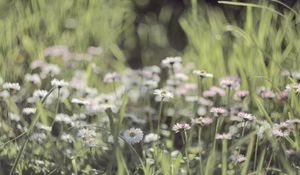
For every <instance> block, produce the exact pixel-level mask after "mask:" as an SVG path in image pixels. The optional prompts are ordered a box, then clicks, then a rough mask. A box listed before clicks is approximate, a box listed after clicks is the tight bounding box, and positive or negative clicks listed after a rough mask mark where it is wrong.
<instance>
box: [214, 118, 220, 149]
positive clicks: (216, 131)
mask: <svg viewBox="0 0 300 175" xmlns="http://www.w3.org/2000/svg"><path fill="white" fill-rule="evenodd" d="M219 121H220V120H219V118H217V124H216V130H215V136H214V138H213V139H214V142H213V150H215V149H216V135H217V133H218V127H219Z"/></svg>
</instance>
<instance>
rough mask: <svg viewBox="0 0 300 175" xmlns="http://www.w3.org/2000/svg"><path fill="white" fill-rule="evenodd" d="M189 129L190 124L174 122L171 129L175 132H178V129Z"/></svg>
mask: <svg viewBox="0 0 300 175" xmlns="http://www.w3.org/2000/svg"><path fill="white" fill-rule="evenodd" d="M189 129H191V126H190V125H189V124H187V123H176V124H175V125H174V126H173V128H172V130H173V131H175V132H176V133H178V132H180V131H186V130H189Z"/></svg>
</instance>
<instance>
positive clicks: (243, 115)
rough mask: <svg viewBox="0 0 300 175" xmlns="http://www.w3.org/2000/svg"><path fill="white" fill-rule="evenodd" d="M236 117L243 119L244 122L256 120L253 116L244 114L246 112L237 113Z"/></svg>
mask: <svg viewBox="0 0 300 175" xmlns="http://www.w3.org/2000/svg"><path fill="white" fill-rule="evenodd" d="M238 117H240V118H243V119H245V120H249V121H252V120H255V119H256V118H255V116H254V115H252V114H249V113H246V112H239V113H238Z"/></svg>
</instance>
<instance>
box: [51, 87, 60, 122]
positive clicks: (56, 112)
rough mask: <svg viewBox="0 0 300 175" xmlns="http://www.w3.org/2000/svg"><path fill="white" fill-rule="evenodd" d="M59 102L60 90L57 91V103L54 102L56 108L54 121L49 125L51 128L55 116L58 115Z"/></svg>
mask: <svg viewBox="0 0 300 175" xmlns="http://www.w3.org/2000/svg"><path fill="white" fill-rule="evenodd" d="M59 101H60V88H58V89H57V102H56V108H55V115H54V120H53V122H52V124H51V126H52V127H53V125H54V122H55V116H56V115H57V114H58V112H59Z"/></svg>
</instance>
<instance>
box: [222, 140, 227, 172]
mask: <svg viewBox="0 0 300 175" xmlns="http://www.w3.org/2000/svg"><path fill="white" fill-rule="evenodd" d="M226 174H227V140H226V139H223V140H222V175H226Z"/></svg>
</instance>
